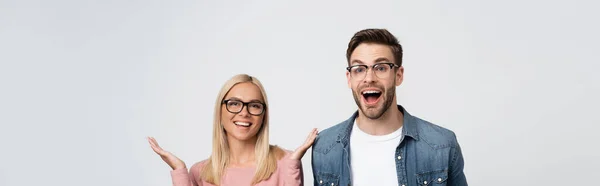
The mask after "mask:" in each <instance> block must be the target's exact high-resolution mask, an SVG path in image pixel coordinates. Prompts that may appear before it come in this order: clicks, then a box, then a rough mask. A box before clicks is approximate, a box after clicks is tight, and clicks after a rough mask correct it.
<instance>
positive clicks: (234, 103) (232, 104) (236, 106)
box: [223, 99, 266, 116]
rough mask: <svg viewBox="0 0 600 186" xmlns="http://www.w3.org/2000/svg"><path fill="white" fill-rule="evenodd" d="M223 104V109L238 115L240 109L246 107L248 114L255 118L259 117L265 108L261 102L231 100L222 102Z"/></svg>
mask: <svg viewBox="0 0 600 186" xmlns="http://www.w3.org/2000/svg"><path fill="white" fill-rule="evenodd" d="M223 104H225V108H227V111H229V112H231V113H234V114H237V113H240V112H241V111H242V109H244V107H246V110H247V111H248V113H250V114H251V115H255V116H258V115H261V114H262V113H263V112H264V111H265V107H266V105H265V104H264V103H261V102H243V101H240V100H231V99H228V100H223Z"/></svg>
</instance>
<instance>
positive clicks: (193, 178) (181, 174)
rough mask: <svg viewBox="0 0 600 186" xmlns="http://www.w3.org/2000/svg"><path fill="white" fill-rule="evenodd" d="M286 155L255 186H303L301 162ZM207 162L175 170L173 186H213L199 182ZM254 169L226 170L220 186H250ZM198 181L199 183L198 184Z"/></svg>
mask: <svg viewBox="0 0 600 186" xmlns="http://www.w3.org/2000/svg"><path fill="white" fill-rule="evenodd" d="M285 152H286V154H285V156H283V158H281V159H280V160H278V161H277V169H276V170H275V171H274V172H273V174H272V175H271V177H269V179H267V180H263V181H262V182H260V183H258V184H256V185H257V186H273V185H275V186H281V185H285V186H298V185H304V184H303V180H304V176H303V174H302V162H300V160H292V159H290V158H289V156H290V155H291V153H290V152H289V151H285ZM206 161H207V160H203V161H201V162H198V163H195V164H194V165H193V166H192V168H190V172H189V173H188V172H187V170H186V169H175V170H172V171H171V178H172V180H173V186H214V185H213V184H210V183H207V182H205V181H204V180H200V170H201V169H202V167H203V166H204V165H205V163H206ZM255 168H256V167H244V168H226V169H225V174H224V175H223V178H222V179H221V185H222V186H246V185H248V186H249V185H250V183H251V182H252V178H253V177H254V172H255ZM199 180H200V182H199Z"/></svg>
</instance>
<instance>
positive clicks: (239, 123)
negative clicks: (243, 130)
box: [233, 121, 250, 127]
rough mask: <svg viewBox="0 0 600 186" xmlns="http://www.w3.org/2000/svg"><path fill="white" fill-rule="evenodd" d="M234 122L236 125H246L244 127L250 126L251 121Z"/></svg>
mask: <svg viewBox="0 0 600 186" xmlns="http://www.w3.org/2000/svg"><path fill="white" fill-rule="evenodd" d="M233 123H234V124H236V125H240V126H244V127H248V126H250V123H246V122H240V121H236V122H233Z"/></svg>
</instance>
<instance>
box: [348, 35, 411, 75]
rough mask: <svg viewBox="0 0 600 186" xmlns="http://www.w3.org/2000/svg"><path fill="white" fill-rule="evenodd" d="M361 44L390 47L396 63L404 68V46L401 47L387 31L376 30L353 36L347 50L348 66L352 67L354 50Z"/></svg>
mask: <svg viewBox="0 0 600 186" xmlns="http://www.w3.org/2000/svg"><path fill="white" fill-rule="evenodd" d="M361 43H375V44H383V45H387V46H389V47H390V49H391V50H392V53H393V55H394V58H395V60H396V61H394V63H396V65H398V66H402V45H400V43H399V42H398V39H396V37H395V36H394V35H392V33H390V32H389V31H387V30H386V29H375V28H370V29H364V30H361V31H358V32H356V33H355V34H354V36H352V39H350V43H348V49H347V50H346V60H347V61H348V65H350V56H351V55H352V52H354V49H356V47H358V45H360V44H361Z"/></svg>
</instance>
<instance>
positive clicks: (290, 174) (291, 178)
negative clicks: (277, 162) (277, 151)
mask: <svg viewBox="0 0 600 186" xmlns="http://www.w3.org/2000/svg"><path fill="white" fill-rule="evenodd" d="M283 159H284V160H283V162H282V163H283V164H282V168H283V175H282V176H283V182H284V184H283V185H286V186H304V173H303V172H304V171H303V169H302V162H301V161H300V160H294V159H290V158H289V157H285V158H283Z"/></svg>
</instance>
